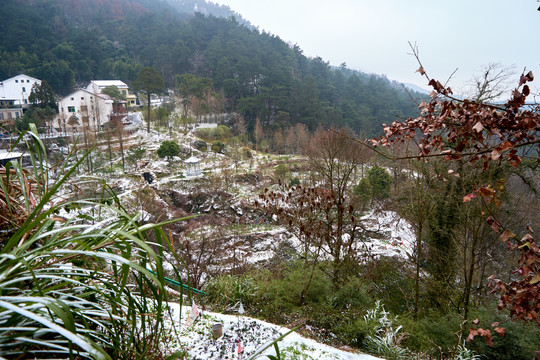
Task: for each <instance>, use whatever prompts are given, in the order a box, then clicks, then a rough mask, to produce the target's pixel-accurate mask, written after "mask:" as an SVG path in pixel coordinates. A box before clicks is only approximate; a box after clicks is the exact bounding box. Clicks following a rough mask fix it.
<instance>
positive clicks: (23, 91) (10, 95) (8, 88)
mask: <svg viewBox="0 0 540 360" xmlns="http://www.w3.org/2000/svg"><path fill="white" fill-rule="evenodd" d="M35 83H37V84H38V85H41V80H38V79H36V78H33V77H31V76H27V75H23V74H21V75H17V76H15V77H12V78H9V79H6V80H4V81H2V85H0V98H3V99H6V100H15V105H19V106H25V105H28V103H29V101H28V96H30V93H31V92H32V87H33V86H34V84H35Z"/></svg>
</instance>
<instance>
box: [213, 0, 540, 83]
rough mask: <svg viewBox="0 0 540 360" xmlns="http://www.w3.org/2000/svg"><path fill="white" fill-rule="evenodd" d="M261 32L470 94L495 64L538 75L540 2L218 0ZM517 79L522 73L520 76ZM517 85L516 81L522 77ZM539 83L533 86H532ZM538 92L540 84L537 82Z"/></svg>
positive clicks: (367, 68)
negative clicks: (476, 78)
mask: <svg viewBox="0 0 540 360" xmlns="http://www.w3.org/2000/svg"><path fill="white" fill-rule="evenodd" d="M213 2H215V3H218V4H224V5H228V6H229V7H230V8H231V9H232V10H234V11H236V12H238V13H240V14H241V15H242V16H243V17H244V18H245V19H247V20H249V21H250V22H251V23H252V24H253V25H255V26H258V27H259V29H260V30H261V31H262V30H265V31H267V32H270V33H272V34H275V35H278V36H279V37H280V38H281V39H283V40H284V41H287V42H290V43H292V44H298V45H299V46H300V48H301V49H303V50H304V54H305V55H307V56H310V57H314V56H320V57H321V58H323V59H324V60H325V61H329V62H330V64H331V65H336V66H338V65H340V64H341V63H343V62H345V63H346V64H347V66H348V67H349V68H351V69H357V70H361V71H364V72H369V73H378V74H385V75H386V76H388V78H390V79H393V80H398V81H401V82H409V83H414V84H418V85H421V86H423V87H424V88H427V86H426V81H424V79H422V78H421V77H420V76H419V74H418V73H415V70H416V69H417V68H418V64H417V62H416V60H415V59H414V57H412V56H411V55H409V54H410V52H411V51H410V48H409V44H408V42H409V41H410V42H412V43H416V44H417V45H418V48H419V51H420V58H421V61H422V63H423V65H424V68H425V69H426V71H427V73H428V75H430V76H431V77H432V78H436V79H438V80H439V81H441V82H443V83H444V82H445V81H446V80H447V79H448V77H449V76H450V75H451V74H452V72H453V71H454V70H455V69H456V68H457V69H458V71H457V73H456V74H455V75H454V77H453V80H452V81H451V82H450V84H451V86H452V87H453V88H455V89H456V90H460V89H461V90H464V91H466V87H467V85H466V84H467V83H468V82H469V81H470V79H471V78H472V77H473V75H475V74H479V73H480V72H481V70H482V68H483V67H484V66H486V65H488V64H489V63H500V64H502V65H504V66H513V67H514V71H515V73H516V74H521V72H522V71H523V68H525V67H527V69H528V70H532V71H533V73H534V74H535V75H536V77H537V78H540V46H539V45H540V11H537V8H538V7H539V6H540V3H539V2H537V1H536V0H504V1H503V0H453V1H442V0H408V1H407V0H371V1H367V0H271V1H270V0H268V1H267V0H214V1H213ZM516 79H517V75H516ZM516 81H517V80H516ZM533 86H534V83H533ZM536 86H537V87H538V85H536Z"/></svg>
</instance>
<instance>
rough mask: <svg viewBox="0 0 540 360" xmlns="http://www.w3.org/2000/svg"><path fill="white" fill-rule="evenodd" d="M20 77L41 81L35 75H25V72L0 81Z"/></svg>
mask: <svg viewBox="0 0 540 360" xmlns="http://www.w3.org/2000/svg"><path fill="white" fill-rule="evenodd" d="M20 78H25V79H30V80H33V81H37V82H41V80H39V79H36V78H35V77H32V76H28V75H25V74H19V75H15V76H13V77H10V78H9V79H5V80H2V81H1V82H6V81H10V80H15V79H20Z"/></svg>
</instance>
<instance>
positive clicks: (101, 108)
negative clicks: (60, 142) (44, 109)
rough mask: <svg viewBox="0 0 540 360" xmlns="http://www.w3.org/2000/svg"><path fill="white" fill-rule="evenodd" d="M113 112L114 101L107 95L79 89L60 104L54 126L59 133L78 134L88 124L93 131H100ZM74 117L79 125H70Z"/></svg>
mask: <svg viewBox="0 0 540 360" xmlns="http://www.w3.org/2000/svg"><path fill="white" fill-rule="evenodd" d="M112 111H113V101H112V99H111V98H109V97H108V96H107V95H104V94H96V93H93V92H90V91H88V90H86V89H79V90H76V91H74V92H72V93H71V94H69V95H67V96H65V97H64V98H63V99H62V100H60V101H59V102H58V117H57V118H56V119H55V121H54V124H53V126H54V127H55V128H56V130H58V131H64V132H73V131H75V132H78V131H81V129H82V128H81V126H82V125H83V124H87V126H89V127H90V128H91V129H92V130H94V131H99V130H100V129H101V126H102V125H103V124H104V123H106V122H108V121H109V120H110V116H111V114H112ZM73 115H75V116H76V117H77V119H78V120H79V123H78V124H70V123H69V118H71V117H72V116H73Z"/></svg>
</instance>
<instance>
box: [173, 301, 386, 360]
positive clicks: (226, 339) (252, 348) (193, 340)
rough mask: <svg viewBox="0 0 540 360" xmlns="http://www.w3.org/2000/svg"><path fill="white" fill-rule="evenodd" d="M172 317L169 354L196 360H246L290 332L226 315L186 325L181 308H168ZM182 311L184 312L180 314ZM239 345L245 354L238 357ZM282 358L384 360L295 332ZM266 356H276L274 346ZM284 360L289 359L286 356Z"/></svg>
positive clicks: (209, 316)
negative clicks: (215, 328)
mask: <svg viewBox="0 0 540 360" xmlns="http://www.w3.org/2000/svg"><path fill="white" fill-rule="evenodd" d="M169 305H170V308H171V316H170V318H169V319H168V320H167V321H166V326H168V327H169V328H170V329H171V334H173V337H175V336H177V340H178V341H177V342H175V344H174V345H173V346H175V347H174V348H169V349H168V350H169V351H172V352H174V351H176V350H180V349H182V348H183V349H186V350H187V351H188V352H189V354H190V356H191V358H192V359H193V360H206V359H230V360H235V359H246V358H247V357H248V356H250V355H252V354H254V353H255V352H256V351H257V349H259V348H261V347H262V346H264V345H265V344H267V343H269V342H270V341H272V340H274V339H277V338H278V337H280V336H281V335H283V334H285V333H287V332H288V331H289V329H287V328H284V327H280V326H277V325H274V324H270V323H267V322H264V321H261V320H257V319H253V318H250V317H245V316H234V315H224V314H218V313H210V312H209V313H207V312H203V313H202V314H201V315H200V316H199V319H198V320H197V321H195V323H194V324H193V325H192V326H188V325H187V324H186V322H187V317H188V315H189V316H191V314H190V313H191V310H190V309H191V308H189V307H187V306H184V307H182V309H181V308H180V305H179V304H176V303H171V304H169ZM180 310H182V312H180ZM214 324H222V326H223V330H222V333H223V335H222V336H221V337H220V338H218V339H214V338H213V335H212V334H213V333H212V325H214ZM239 345H240V346H241V348H243V352H241V353H239V352H238V350H239ZM278 346H279V349H280V351H281V352H282V355H284V354H285V355H286V354H291V353H292V352H293V351H299V352H300V353H301V354H304V356H303V357H302V359H306V360H315V359H317V360H382V359H380V358H376V357H373V356H371V355H365V354H357V353H352V352H347V351H343V350H340V349H336V348H333V347H331V346H328V345H324V344H321V343H318V342H316V341H314V340H311V339H307V338H305V337H303V336H301V335H299V334H298V333H296V332H293V333H291V334H289V335H287V336H286V337H285V338H284V339H283V340H282V341H280V342H279V343H278ZM263 354H269V355H275V351H274V348H273V346H271V347H269V348H268V349H266V350H265V351H264V352H263ZM285 358H289V357H288V356H285Z"/></svg>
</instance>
